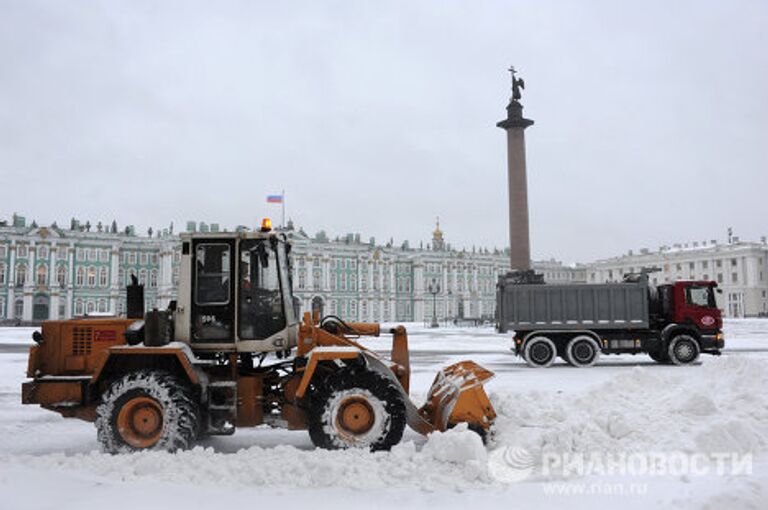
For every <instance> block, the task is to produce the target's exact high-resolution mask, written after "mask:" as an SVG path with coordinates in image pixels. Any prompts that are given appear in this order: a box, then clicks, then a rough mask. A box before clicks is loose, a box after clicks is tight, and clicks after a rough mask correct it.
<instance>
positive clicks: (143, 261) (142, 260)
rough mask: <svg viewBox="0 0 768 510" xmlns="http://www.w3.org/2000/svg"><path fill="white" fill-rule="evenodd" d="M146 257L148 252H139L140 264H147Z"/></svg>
mask: <svg viewBox="0 0 768 510" xmlns="http://www.w3.org/2000/svg"><path fill="white" fill-rule="evenodd" d="M147 257H148V254H147V253H146V252H141V265H142V266H146V265H147Z"/></svg>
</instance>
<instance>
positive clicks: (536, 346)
mask: <svg viewBox="0 0 768 510" xmlns="http://www.w3.org/2000/svg"><path fill="white" fill-rule="evenodd" d="M556 357H557V348H556V347H555V343H554V342H553V341H552V340H550V339H549V338H547V337H545V336H535V337H533V338H531V339H529V340H526V342H525V348H523V359H524V360H525V362H526V363H527V364H528V366H531V367H534V368H546V367H548V366H549V365H551V364H552V362H554V361H555V358H556Z"/></svg>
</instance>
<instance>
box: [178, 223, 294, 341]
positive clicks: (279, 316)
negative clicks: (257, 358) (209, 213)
mask: <svg viewBox="0 0 768 510" xmlns="http://www.w3.org/2000/svg"><path fill="white" fill-rule="evenodd" d="M289 250H290V245H289V244H288V242H287V240H286V238H285V236H284V235H283V234H280V233H276V232H272V231H262V232H245V233H239V232H238V233H196V234H184V235H182V260H181V268H180V271H181V272H180V281H179V306H178V308H177V310H176V314H175V321H174V322H175V339H176V340H177V341H182V342H186V343H189V344H190V345H191V346H192V347H193V348H194V349H195V350H200V351H206V350H210V351H217V352H221V351H228V352H270V351H284V350H287V349H290V348H291V347H293V346H295V345H296V336H297V330H298V320H297V316H296V314H295V310H294V306H293V293H292V289H291V280H290V268H289V259H288V252H289Z"/></svg>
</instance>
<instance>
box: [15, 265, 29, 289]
mask: <svg viewBox="0 0 768 510" xmlns="http://www.w3.org/2000/svg"><path fill="white" fill-rule="evenodd" d="M25 283H27V266H26V265H25V264H18V265H17V266H16V286H17V287H23V286H24V284H25Z"/></svg>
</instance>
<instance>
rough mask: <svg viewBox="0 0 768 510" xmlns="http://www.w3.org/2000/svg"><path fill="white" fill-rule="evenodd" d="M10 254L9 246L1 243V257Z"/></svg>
mask: <svg viewBox="0 0 768 510" xmlns="http://www.w3.org/2000/svg"><path fill="white" fill-rule="evenodd" d="M7 256H8V248H6V247H5V245H4V244H0V259H4V258H5V257H7Z"/></svg>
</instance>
